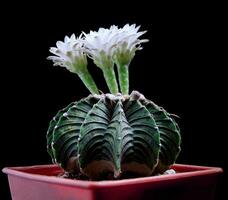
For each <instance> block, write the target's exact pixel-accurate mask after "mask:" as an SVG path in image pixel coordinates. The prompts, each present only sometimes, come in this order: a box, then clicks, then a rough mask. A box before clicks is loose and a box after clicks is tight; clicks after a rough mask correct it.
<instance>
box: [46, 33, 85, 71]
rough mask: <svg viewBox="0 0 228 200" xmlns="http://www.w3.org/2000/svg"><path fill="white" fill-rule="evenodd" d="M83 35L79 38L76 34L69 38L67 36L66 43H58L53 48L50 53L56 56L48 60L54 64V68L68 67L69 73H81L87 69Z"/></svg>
mask: <svg viewBox="0 0 228 200" xmlns="http://www.w3.org/2000/svg"><path fill="white" fill-rule="evenodd" d="M83 45H84V43H83V39H82V35H80V36H79V37H78V38H76V37H75V35H74V34H72V35H71V37H70V38H69V37H68V36H65V38H64V42H62V41H58V42H56V46H57V48H56V47H51V48H50V52H51V53H53V54H54V55H55V56H49V57H48V58H47V59H49V60H52V61H53V62H54V66H56V65H59V66H62V67H66V68H67V69H68V70H69V71H71V72H74V73H79V72H80V71H81V70H83V69H84V68H85V67H87V58H86V54H85V52H84V48H83Z"/></svg>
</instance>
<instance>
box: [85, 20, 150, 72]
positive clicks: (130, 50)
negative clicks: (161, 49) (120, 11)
mask: <svg viewBox="0 0 228 200" xmlns="http://www.w3.org/2000/svg"><path fill="white" fill-rule="evenodd" d="M139 28H140V26H138V27H136V25H135V24H133V25H129V24H126V25H125V26H124V27H123V28H118V27H117V26H115V25H113V26H111V27H110V28H109V29H105V28H99V30H98V31H97V32H96V31H90V33H89V34H86V33H84V35H85V47H86V49H87V53H88V55H89V56H90V57H91V58H92V59H93V60H94V62H95V64H96V65H97V66H99V67H101V68H102V67H106V66H112V65H113V61H115V62H116V63H121V64H129V63H130V61H131V60H132V58H133V57H134V55H135V51H136V50H140V49H142V47H141V46H140V44H141V43H143V42H147V41H148V40H146V39H144V40H140V39H138V38H139V37H140V36H141V35H143V34H144V33H145V32H146V31H141V32H138V30H139Z"/></svg>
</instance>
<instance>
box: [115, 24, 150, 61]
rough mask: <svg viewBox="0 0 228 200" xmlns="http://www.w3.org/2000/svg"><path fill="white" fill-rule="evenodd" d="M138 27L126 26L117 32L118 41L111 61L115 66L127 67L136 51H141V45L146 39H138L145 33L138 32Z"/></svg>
mask: <svg viewBox="0 0 228 200" xmlns="http://www.w3.org/2000/svg"><path fill="white" fill-rule="evenodd" d="M139 28H140V26H137V27H136V25H135V24H132V25H129V24H126V25H125V26H124V27H123V28H120V29H119V30H118V41H117V45H116V48H115V51H114V55H113V59H114V61H115V62H116V63H117V64H120V65H129V63H130V61H131V60H132V58H133V57H134V55H135V52H136V51H137V50H141V49H142V47H141V43H144V42H148V41H149V40H148V39H142V40H141V39H139V37H140V36H142V35H143V34H144V33H146V32H147V31H140V32H138V30H139Z"/></svg>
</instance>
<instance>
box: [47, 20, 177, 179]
mask: <svg viewBox="0 0 228 200" xmlns="http://www.w3.org/2000/svg"><path fill="white" fill-rule="evenodd" d="M139 28H140V27H139V26H138V27H136V26H135V24H133V25H128V24H127V25H125V26H124V27H123V28H118V27H117V26H111V27H110V29H105V28H100V29H99V30H98V31H97V32H96V31H90V33H89V34H86V33H83V34H82V35H80V36H79V37H78V38H76V37H75V35H74V34H73V35H72V36H71V37H67V36H66V37H65V39H64V42H61V41H58V42H57V43H56V45H57V48H55V47H52V48H51V49H50V51H51V52H52V53H53V54H55V56H49V57H48V59H50V60H52V61H53V62H54V65H60V66H63V67H65V68H67V69H68V70H69V71H71V72H73V73H76V74H77V75H78V76H79V77H80V79H81V80H82V82H83V83H84V84H85V86H86V87H87V89H88V90H89V91H90V92H91V94H90V95H89V96H88V97H85V98H83V99H81V100H79V101H76V102H73V103H71V104H69V105H68V106H67V107H66V108H64V109H62V110H60V111H59V112H58V113H57V114H56V116H55V117H54V118H53V119H52V120H51V122H50V125H49V128H48V132H47V150H48V153H49V154H50V156H51V158H52V160H53V162H54V163H57V164H58V165H60V166H61V167H62V168H63V169H64V170H65V171H66V172H67V173H68V174H69V175H72V176H73V177H80V176H81V175H82V176H85V177H87V178H88V179H90V180H104V179H119V178H124V177H129V175H131V177H141V176H151V175H153V174H157V173H163V172H165V171H166V170H167V169H169V167H170V166H171V165H172V164H174V162H175V160H176V158H177V156H178V154H179V152H180V142H181V138H180V129H179V127H178V125H177V123H176V122H175V120H174V118H173V115H171V114H169V113H168V112H167V111H166V110H164V109H163V108H162V107H160V106H158V105H156V104H155V103H153V102H152V101H150V100H148V99H146V98H145V97H144V95H142V94H140V93H139V92H137V91H132V92H131V94H128V92H129V75H128V67H129V65H130V62H131V60H132V59H133V57H134V55H135V52H136V51H137V50H140V49H142V47H141V46H140V45H141V43H143V42H147V41H148V40H145V39H143V40H142V39H138V38H139V37H140V36H141V35H143V34H144V33H145V31H143V32H139V31H138V30H139ZM87 57H89V58H92V59H93V61H94V63H95V65H97V66H98V67H99V68H100V69H101V70H102V71H103V75H104V79H105V81H106V83H107V86H108V88H109V90H110V93H106V94H103V93H102V94H99V90H98V88H97V86H96V84H95V81H94V80H93V78H92V75H91V74H90V73H89V70H88V69H87ZM115 67H117V72H118V76H117V77H118V81H117V78H116V74H115V70H114V68H115ZM118 84H119V87H118ZM118 88H120V90H121V91H119V89H118Z"/></svg>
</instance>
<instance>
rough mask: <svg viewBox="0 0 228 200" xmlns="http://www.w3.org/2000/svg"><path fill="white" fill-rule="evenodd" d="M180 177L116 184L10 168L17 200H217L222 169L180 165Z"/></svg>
mask: <svg viewBox="0 0 228 200" xmlns="http://www.w3.org/2000/svg"><path fill="white" fill-rule="evenodd" d="M172 168H173V169H174V170H176V171H177V172H178V173H177V174H172V175H161V176H153V177H145V178H135V179H125V180H115V181H82V180H71V179H64V178H60V177H57V175H58V174H59V173H61V172H62V170H61V169H60V168H59V167H58V166H56V165H39V166H31V167H9V168H4V169H3V172H4V173H6V174H7V175H8V180H9V185H10V190H11V195H12V199H13V200H139V199H143V200H144V199H145V200H149V199H151V200H163V199H164V200H167V199H170V200H172V199H175V200H213V199H214V192H215V186H216V182H217V178H218V175H219V174H220V173H222V169H221V168H215V167H201V166H192V165H180V164H176V165H174V166H173V167H172Z"/></svg>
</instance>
